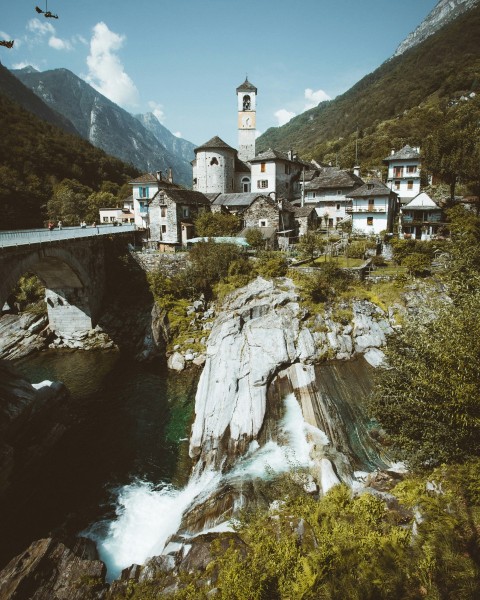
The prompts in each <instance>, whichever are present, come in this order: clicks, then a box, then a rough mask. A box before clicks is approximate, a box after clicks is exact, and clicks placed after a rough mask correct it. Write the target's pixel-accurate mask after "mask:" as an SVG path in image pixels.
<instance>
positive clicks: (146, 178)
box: [128, 173, 181, 189]
mask: <svg viewBox="0 0 480 600" xmlns="http://www.w3.org/2000/svg"><path fill="white" fill-rule="evenodd" d="M128 183H130V184H137V183H156V184H157V185H158V187H159V188H162V189H163V188H180V187H181V186H179V185H178V184H176V183H171V182H170V181H168V180H167V179H164V178H161V179H160V181H159V180H158V179H157V177H156V175H153V174H152V173H144V174H143V175H140V177H137V178H136V179H132V180H131V181H129V182H128Z"/></svg>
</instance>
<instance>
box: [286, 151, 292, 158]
mask: <svg viewBox="0 0 480 600" xmlns="http://www.w3.org/2000/svg"><path fill="white" fill-rule="evenodd" d="M287 157H288V160H292V158H293V150H289V151H288V152H287Z"/></svg>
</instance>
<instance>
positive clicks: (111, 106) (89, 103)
mask: <svg viewBox="0 0 480 600" xmlns="http://www.w3.org/2000/svg"><path fill="white" fill-rule="evenodd" d="M11 72H12V73H13V75H15V76H16V77H17V78H18V79H19V80H20V81H21V82H22V83H23V84H24V85H26V86H27V87H28V88H30V89H31V90H32V91H33V92H34V93H35V94H36V95H37V96H38V97H39V98H40V99H41V100H43V101H44V103H45V104H46V105H47V106H49V107H50V108H52V109H54V110H56V111H57V112H58V113H60V114H62V115H63V116H64V117H65V118H67V119H68V120H69V121H70V122H71V123H73V125H74V127H75V129H76V130H77V131H78V133H79V134H80V135H81V136H82V137H83V138H84V139H86V140H88V141H89V142H90V143H92V144H93V145H94V146H96V147H97V148H100V149H102V150H104V151H105V152H107V153H108V154H110V155H111V156H115V157H117V158H119V159H121V160H123V161H124V162H126V163H130V164H132V165H134V166H135V167H136V168H138V169H140V170H143V171H145V172H155V171H158V170H163V171H167V170H168V169H169V168H172V170H173V173H174V177H175V180H176V181H177V182H178V183H182V184H183V185H186V186H189V185H191V166H190V164H189V161H187V160H185V158H183V156H181V155H175V154H174V153H172V152H171V151H169V150H168V149H167V148H166V147H165V146H164V145H163V144H162V143H161V142H160V141H159V140H158V139H157V137H156V136H155V135H154V134H153V133H152V132H151V131H149V130H148V129H147V128H146V127H145V126H144V125H143V123H142V122H141V121H140V120H139V119H137V118H136V117H134V116H133V115H131V114H130V113H129V112H128V111H126V110H124V109H123V108H121V107H119V106H118V105H117V104H115V103H114V102H112V101H111V100H109V99H108V98H106V97H105V96H104V95H103V94H101V93H100V92H98V91H97V90H95V89H94V88H93V87H92V86H91V85H89V84H88V83H86V82H85V81H84V80H83V79H81V78H80V77H78V76H77V75H75V73H73V72H72V71H70V70H68V69H63V68H61V69H51V70H47V71H42V72H40V71H32V70H29V69H28V70H26V69H20V70H18V69H16V70H12V71H11ZM172 136H173V134H172Z"/></svg>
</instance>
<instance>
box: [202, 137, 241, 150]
mask: <svg viewBox="0 0 480 600" xmlns="http://www.w3.org/2000/svg"><path fill="white" fill-rule="evenodd" d="M221 148H223V149H226V150H232V151H233V152H236V150H235V149H234V148H232V147H231V146H229V145H228V144H227V142H224V141H223V140H222V139H221V138H219V137H218V135H215V136H213V137H212V139H210V140H208V142H205V143H204V144H202V145H201V146H198V147H197V148H195V150H194V152H195V154H196V153H197V152H198V151H199V150H210V149H212V150H213V149H221Z"/></svg>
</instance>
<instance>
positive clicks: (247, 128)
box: [237, 77, 257, 161]
mask: <svg viewBox="0 0 480 600" xmlns="http://www.w3.org/2000/svg"><path fill="white" fill-rule="evenodd" d="M237 110H238V158H239V159H240V160H243V161H249V160H251V159H252V158H254V157H255V137H256V127H257V123H256V116H257V88H256V87H255V86H254V85H252V84H251V83H250V82H249V81H248V77H246V78H245V81H244V82H243V83H242V85H240V86H238V87H237Z"/></svg>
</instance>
